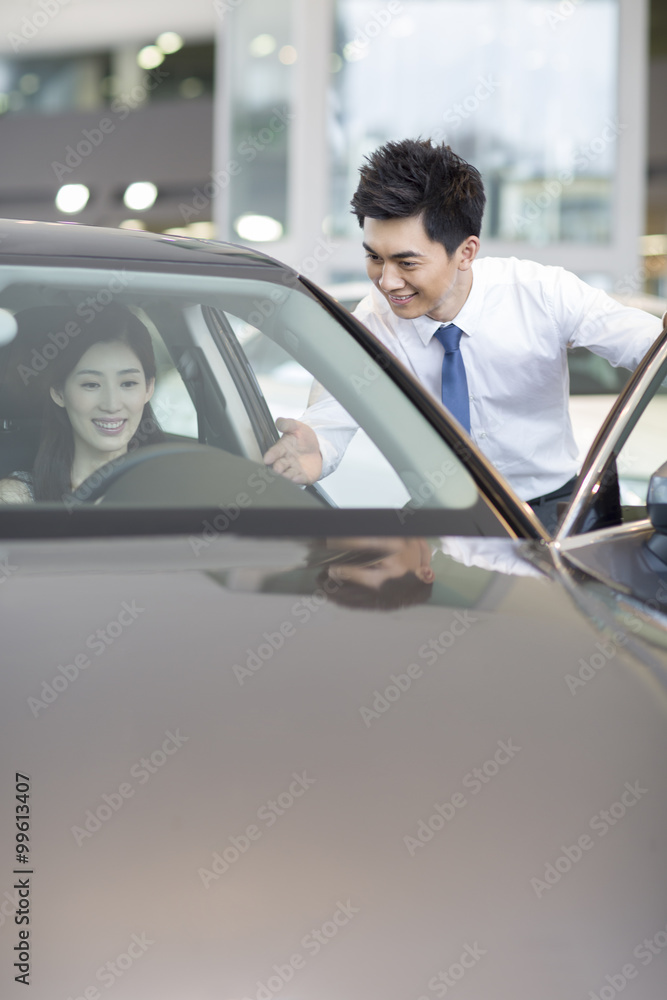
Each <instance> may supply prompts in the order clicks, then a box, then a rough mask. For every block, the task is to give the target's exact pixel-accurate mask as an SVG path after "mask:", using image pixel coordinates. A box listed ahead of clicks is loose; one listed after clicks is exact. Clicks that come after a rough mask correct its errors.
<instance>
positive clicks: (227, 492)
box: [0, 267, 504, 534]
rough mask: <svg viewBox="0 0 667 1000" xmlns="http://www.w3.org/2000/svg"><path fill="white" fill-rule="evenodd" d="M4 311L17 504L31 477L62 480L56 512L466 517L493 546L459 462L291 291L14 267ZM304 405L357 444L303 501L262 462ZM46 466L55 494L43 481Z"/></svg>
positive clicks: (6, 403)
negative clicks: (127, 508) (223, 509)
mask: <svg viewBox="0 0 667 1000" xmlns="http://www.w3.org/2000/svg"><path fill="white" fill-rule="evenodd" d="M295 280H296V279H295ZM0 309H3V310H6V312H10V313H12V314H13V315H14V317H15V319H16V321H17V326H18V333H17V335H16V336H15V337H14V339H13V340H12V341H11V343H9V344H6V345H5V346H4V347H2V348H1V349H0V420H2V425H1V426H2V431H1V432H0V479H3V482H4V484H5V488H6V486H7V480H8V478H9V479H10V480H11V481H12V483H13V482H14V478H12V477H14V476H15V474H16V473H19V476H18V481H19V482H20V483H22V484H23V485H22V486H17V487H16V489H17V490H19V493H21V492H22V491H23V492H25V490H29V489H30V488H32V487H36V484H37V480H38V478H39V480H40V482H41V483H45V482H47V480H48V482H49V483H50V482H51V481H53V482H56V481H58V482H60V481H64V482H65V486H64V487H61V488H60V490H58V489H57V488H55V487H52V486H49V490H50V493H49V492H48V491H47V492H45V493H43V495H42V497H41V500H42V502H48V501H50V502H52V503H53V504H55V505H56V506H59V505H62V503H65V505H66V506H67V505H68V504H71V503H74V502H76V503H83V502H92V501H95V500H97V499H100V498H101V499H102V502H103V503H105V504H110V503H123V504H128V505H133V506H135V507H136V506H139V507H141V506H148V507H152V506H161V507H165V506H174V507H187V506H194V507H201V506H208V505H220V504H222V505H229V504H240V505H241V506H246V505H258V506H269V507H271V506H273V507H283V508H290V507H295V508H298V507H302V506H311V507H313V506H315V507H317V508H321V507H322V506H325V507H327V506H329V507H330V506H341V507H352V508H354V507H362V506H366V507H368V506H373V507H384V508H390V509H399V508H403V507H405V506H407V507H409V508H411V509H421V508H431V509H433V508H435V509H447V510H450V511H459V512H465V511H471V524H474V525H475V527H474V531H473V533H475V534H476V533H478V531H480V530H481V533H485V530H487V529H484V528H481V529H480V527H479V526H480V524H482V523H483V522H485V523H487V525H488V524H489V523H491V525H492V530H491V532H490V533H492V534H493V533H497V534H504V531H503V529H502V528H500V527H497V526H496V524H495V519H494V518H493V516H492V515H491V514H490V513H489V508H488V506H487V505H486V502H485V501H483V500H482V499H481V498H480V496H479V494H478V491H477V488H476V486H475V484H474V482H473V480H472V478H471V477H470V475H469V473H468V472H467V470H466V469H465V467H464V465H463V464H462V462H461V461H460V460H459V458H458V457H457V456H456V455H454V454H453V452H452V451H451V449H450V448H449V447H448V446H447V445H446V444H445V443H444V441H443V440H442V438H441V437H440V435H439V434H438V433H437V432H436V431H435V429H434V428H433V427H432V426H431V425H430V424H429V423H428V422H427V421H426V419H425V418H424V417H423V416H422V415H421V414H420V412H419V411H418V409H417V408H416V407H415V405H414V404H413V403H411V402H410V401H409V400H408V399H407V397H406V396H405V395H404V394H403V393H402V391H401V390H400V389H399V388H398V387H397V385H396V384H395V383H394V382H393V381H392V380H391V379H390V377H389V376H388V375H387V373H386V372H385V371H384V370H383V367H382V364H381V363H378V362H377V361H375V360H373V358H372V357H371V356H370V355H369V354H368V353H367V352H366V351H365V350H364V349H363V348H362V347H361V346H360V345H359V344H358V343H357V342H356V341H355V340H354V338H353V337H351V336H350V334H349V333H348V332H347V331H346V330H345V328H344V327H343V326H341V325H340V323H339V322H338V321H337V320H336V319H335V318H334V317H333V316H332V315H331V314H329V313H328V312H327V311H326V310H325V309H324V308H323V307H322V306H321V305H320V304H319V302H317V301H316V300H315V299H314V298H312V297H311V296H310V294H308V293H307V292H305V291H304V290H303V289H302V288H300V287H299V286H298V285H297V286H295V287H288V286H287V285H285V284H284V283H280V282H277V281H276V282H271V281H269V280H261V279H259V278H253V277H247V278H239V277H233V276H232V277H225V276H219V275H216V276H212V277H207V276H194V275H192V276H190V275H182V274H177V273H165V274H153V273H145V272H133V273H131V274H128V273H126V272H125V271H103V270H96V269H87V268H57V267H53V268H49V267H7V268H5V269H4V270H3V271H2V272H1V273H0ZM121 328H122V330H123V331H124V332H123V333H122V335H121V334H120V333H119V334H118V336H117V333H118V331H120V330H121ZM130 329H131V330H132V331H133V332H132V337H134V339H132V337H130V335H129V334H126V332H125V331H127V330H130ZM85 345H89V346H88V347H87V348H86V349H85V350H84V346H85ZM137 345H138V346H137ZM128 350H129V354H128ZM153 358H154V361H153ZM381 360H382V359H380V361H381ZM153 370H155V372H156V377H155V392H154V394H153V395H152V398H150V399H149V397H148V396H147V395H146V393H148V387H149V383H150V388H151V389H152V382H151V377H152V376H151V373H152V371H153ZM314 385H315V390H314V388H313V386H314ZM313 391H316V392H317V393H319V398H320V399H324V400H325V402H326V405H327V406H329V407H331V406H332V407H333V410H332V411H331V410H329V411H327V412H328V413H329V416H328V417H327V419H328V420H330V421H332V422H333V423H334V424H336V423H337V422H338V421H339V420H340V417H341V414H342V417H343V421H344V422H345V421H347V423H348V424H350V421H351V422H352V430H351V431H350V433H351V434H352V433H354V427H355V426H359V427H360V428H361V429H362V432H363V437H362V436H361V432H360V434H359V435H358V440H356V441H355V442H354V446H351V447H349V448H348V449H347V451H345V449H344V448H343V451H344V455H343V458H342V461H341V462H340V465H339V466H338V469H337V470H336V472H335V473H334V474H333V475H331V476H329V477H327V478H325V479H323V480H322V481H321V483H317V484H315V485H314V486H313V487H308V488H304V487H300V486H297V485H296V484H294V483H292V482H290V481H288V480H287V479H285V478H283V477H280V476H276V475H273V474H271V473H269V472H267V469H266V466H265V464H264V462H263V455H264V453H265V452H266V450H267V449H268V448H269V447H270V446H271V445H272V444H273V443H275V441H276V440H277V439H278V436H279V435H278V432H277V430H276V426H275V419H276V418H277V417H278V416H283V417H290V416H294V417H299V416H301V414H302V411H303V409H304V407H305V406H306V405H307V404H308V401H309V399H310V397H311V393H312V392H313ZM137 400H139V403H138V402H137ZM149 402H150V405H151V407H152V411H147V410H145V409H144V405H145V404H147V403H149ZM325 422H326V421H325ZM327 426H328V425H327ZM321 433H324V434H325V435H326V433H327V430H326V428H325V429H324V431H321ZM45 443H46V444H45ZM45 448H46V451H45ZM68 448H69V451H68V450H67V449H68ZM40 449H41V450H40ZM38 453H39V455H40V456H41V457H39V458H38V457H37V456H38ZM47 458H48V461H47ZM56 468H57V469H58V470H59V473H58V474H59V475H60V477H61V479H60V480H57V477H56V478H53V477H52V479H48V476H46V472H45V470H46V471H47V472H49V475H51V472H53V474H54V476H55V472H54V469H56ZM49 470H50V471H49ZM83 473H86V475H84V474H83ZM87 475H89V476H90V479H88V478H86V476H87ZM31 476H32V479H31ZM63 476H64V477H65V480H63ZM26 477H27V478H26ZM40 477H41V478H40ZM45 477H46V478H45ZM82 481H83V486H82V485H81V483H82ZM31 483H32V487H31V485H30V484H31ZM91 483H92V487H91V485H90V484H91ZM75 488H78V489H79V492H78V493H73V490H74V489H75ZM44 489H45V488H44ZM54 491H55V492H54ZM82 493H83V494H85V495H84V496H82ZM72 497H74V499H72ZM4 499H5V500H7V495H5V496H4ZM11 499H12V497H10V500H11ZM14 499H24V500H25V499H29V498H28V497H26V496H19V497H18V498H14ZM480 507H481V508H483V513H484V517H483V518H482V520H481V521H480V519H479V508H480ZM473 509H474V510H475V511H476V512H477V513H475V514H474V515H473V514H472V511H473ZM399 513H400V510H399ZM489 519H490V521H489ZM401 523H402V522H401ZM457 531H459V528H458V527H457ZM463 533H465V529H464V532H463ZM487 533H488V531H487Z"/></svg>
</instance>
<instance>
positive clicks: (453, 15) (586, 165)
mask: <svg viewBox="0 0 667 1000" xmlns="http://www.w3.org/2000/svg"><path fill="white" fill-rule="evenodd" d="M470 39H474V45H472V46H471V45H470V44H469V40H470ZM617 48H618V2H617V0H586V3H569V4H555V3H553V0H513V2H512V3H511V4H509V3H499V2H498V0H401V3H391V2H390V3H387V2H385V0H337V4H336V22H335V53H334V56H333V66H332V69H333V71H334V72H333V75H332V113H331V118H330V148H331V157H332V164H333V165H332V175H331V184H332V200H333V221H334V228H335V231H336V233H338V234H340V235H348V236H351V237H356V236H357V235H358V232H357V224H356V220H355V219H354V217H353V216H352V215H351V214H350V211H349V200H350V197H351V195H352V193H353V192H354V190H355V188H356V184H357V177H358V175H357V169H358V166H359V164H360V163H361V162H362V160H363V157H364V155H366V154H367V153H369V152H370V151H371V150H373V149H375V148H376V147H377V146H379V145H381V144H382V143H383V142H386V141H387V140H389V139H402V138H405V137H406V136H410V137H415V138H416V137H418V136H423V137H429V136H430V137H431V138H433V139H437V140H439V141H445V142H447V143H448V144H449V145H451V146H452V148H453V149H454V150H455V151H456V152H457V153H459V154H460V155H462V156H463V157H465V158H466V159H467V160H469V161H470V162H472V163H473V164H474V165H475V166H477V167H478V168H479V169H480V170H481V172H482V175H483V177H484V180H485V186H486V191H487V197H488V205H487V211H486V217H485V229H484V235H485V236H486V237H496V238H501V239H507V240H524V241H526V242H530V243H550V242H554V241H559V240H567V241H576V242H584V243H598V244H599V243H607V242H610V240H611V235H612V233H611V219H612V211H611V197H612V184H613V178H614V171H615V164H616V156H617V141H618V137H619V135H620V134H621V133H622V131H623V127H624V126H623V125H622V123H619V121H618V116H617V110H616V67H617ZM397 67H400V72H397Z"/></svg>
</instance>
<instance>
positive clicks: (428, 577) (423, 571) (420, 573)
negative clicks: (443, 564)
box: [414, 566, 435, 583]
mask: <svg viewBox="0 0 667 1000" xmlns="http://www.w3.org/2000/svg"><path fill="white" fill-rule="evenodd" d="M414 573H415V576H416V577H417V578H418V579H419V580H421V582H422V583H433V581H434V580H435V573H434V572H433V570H432V569H431V567H430V566H420V567H419V569H416V570H415V571H414Z"/></svg>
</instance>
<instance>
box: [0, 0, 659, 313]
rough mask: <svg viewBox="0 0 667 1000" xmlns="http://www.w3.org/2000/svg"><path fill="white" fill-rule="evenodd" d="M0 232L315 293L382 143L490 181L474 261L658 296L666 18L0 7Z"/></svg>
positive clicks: (505, 10) (47, 2)
mask: <svg viewBox="0 0 667 1000" xmlns="http://www.w3.org/2000/svg"><path fill="white" fill-rule="evenodd" d="M0 21H1V23H2V31H0V137H1V142H2V163H3V170H2V172H1V174H0V216H3V217H5V218H19V219H20V218H24V219H37V220H43V221H47V222H53V221H70V222H77V223H82V224H85V225H94V226H107V227H119V226H120V227H124V228H136V229H144V230H149V231H152V232H165V233H176V234H183V235H196V236H203V237H205V238H214V239H222V240H230V241H232V242H236V243H242V244H245V245H249V246H253V247H257V248H262V249H263V250H265V251H266V252H268V253H269V254H271V255H272V256H275V257H277V258H279V259H280V260H282V261H285V262H286V263H288V264H290V265H292V266H294V267H296V268H298V269H299V270H301V271H303V272H304V273H307V274H309V275H310V277H312V278H313V279H314V280H315V281H316V282H318V283H319V284H322V285H328V286H331V285H333V284H340V283H343V282H354V281H358V280H359V279H362V278H363V277H364V260H363V253H362V250H361V245H360V239H359V230H358V227H357V224H356V220H355V219H354V217H353V216H352V215H351V213H350V211H349V200H350V196H351V194H352V193H353V191H354V188H355V186H356V177H357V171H358V168H359V165H360V164H361V163H362V161H363V158H364V156H365V155H366V154H368V153H369V152H370V151H371V150H372V149H374V148H376V147H377V146H378V145H380V144H381V143H383V142H385V141H387V140H389V139H398V138H403V137H408V136H410V137H416V136H421V137H429V136H430V137H432V138H434V139H438V140H440V141H446V142H447V143H449V144H450V145H451V146H452V148H453V149H455V150H456V151H457V152H458V153H460V154H461V155H463V156H464V157H465V158H466V159H468V160H470V161H471V162H473V163H475V165H477V166H478V167H479V168H480V170H481V171H482V174H483V177H484V181H485V186H486V190H487V197H488V201H487V211H486V216H485V224H484V230H483V233H482V253H483V254H490V255H501V256H507V255H515V256H518V257H528V258H531V259H534V260H538V261H541V262H543V263H550V264H561V265H563V266H565V267H568V268H569V269H570V270H572V271H574V272H575V273H577V274H579V275H580V276H581V277H583V278H585V279H586V280H588V281H589V282H591V283H592V284H596V285H599V286H601V287H603V288H605V289H607V290H608V291H616V292H620V293H623V294H630V295H635V296H637V295H641V294H644V293H650V294H653V295H659V296H661V297H664V296H665V295H666V294H667V235H666V234H667V127H666V125H665V119H664V114H663V112H662V100H663V95H664V92H665V84H666V83H667V3H666V2H665V0H189V2H188V3H187V4H182V3H177V2H176V0H139V2H138V3H137V2H131V0H116V2H115V3H114V4H113V5H111V4H109V5H101V4H99V2H98V0H4V2H3V4H2V12H1V13H0Z"/></svg>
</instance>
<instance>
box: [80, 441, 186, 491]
mask: <svg viewBox="0 0 667 1000" xmlns="http://www.w3.org/2000/svg"><path fill="white" fill-rule="evenodd" d="M193 447H198V446H196V445H191V444H182V443H181V442H175V443H167V444H153V445H148V446H146V447H145V448H133V449H132V451H128V452H126V453H125V454H124V455H120V456H119V457H118V458H114V459H112V461H111V462H107V463H106V465H102V466H101V467H100V468H99V469H96V470H95V472H93V473H92V474H91V475H90V476H88V478H87V479H84V481H83V482H82V483H81V484H80V485H79V486H77V488H76V489H75V490H74V491H73V492H72V495H71V498H72V500H74V501H76V502H77V503H96V502H97V501H98V500H101V499H102V497H104V496H106V494H107V492H108V491H109V489H110V487H112V486H113V484H114V483H116V482H118V480H119V479H120V478H121V477H122V476H125V475H127V473H128V472H131V471H132V469H136V467H137V466H138V465H144V464H146V463H150V462H153V461H155V459H160V458H164V457H170V458H173V457H175V456H177V455H183V454H184V453H186V452H188V453H189V452H191V450H192V448H193Z"/></svg>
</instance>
